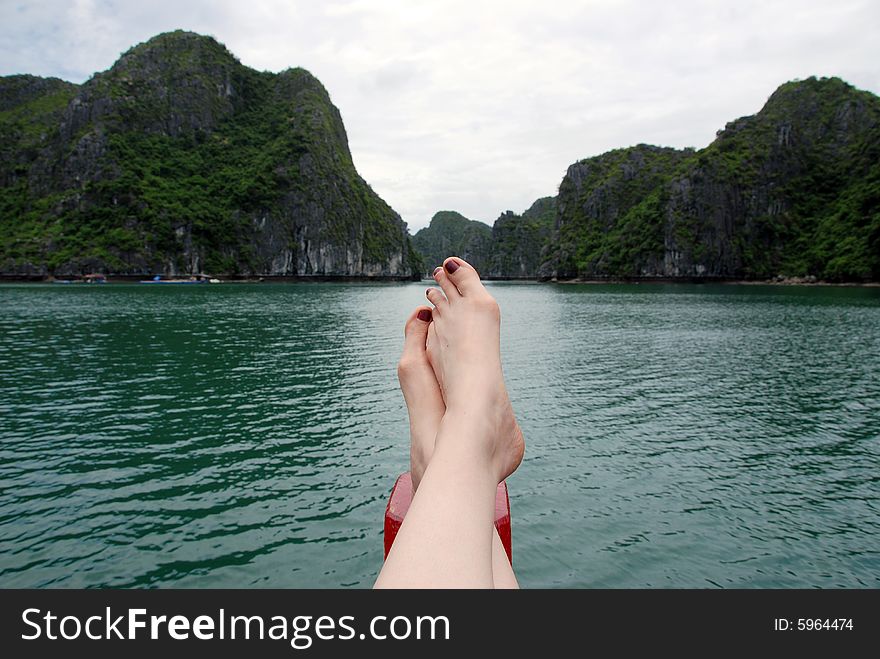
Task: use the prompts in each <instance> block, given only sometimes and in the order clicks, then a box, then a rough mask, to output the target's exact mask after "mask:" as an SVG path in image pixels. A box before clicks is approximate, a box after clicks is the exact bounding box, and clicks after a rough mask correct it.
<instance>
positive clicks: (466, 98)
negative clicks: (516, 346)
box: [0, 0, 880, 230]
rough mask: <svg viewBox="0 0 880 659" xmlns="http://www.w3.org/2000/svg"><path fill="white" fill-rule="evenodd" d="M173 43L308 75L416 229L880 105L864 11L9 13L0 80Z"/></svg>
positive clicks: (606, 8) (705, 5)
mask: <svg viewBox="0 0 880 659" xmlns="http://www.w3.org/2000/svg"><path fill="white" fill-rule="evenodd" d="M176 28H182V29H190V30H194V31H197V32H201V33H205V34H212V35H214V36H215V37H217V38H218V39H219V40H220V41H222V42H223V43H225V44H226V45H227V46H228V47H229V49H230V50H231V51H232V52H233V53H235V55H237V56H238V57H239V58H240V59H241V61H242V62H243V63H244V64H247V65H249V66H252V67H255V68H258V69H267V70H272V71H279V70H282V69H285V68H287V67H289V66H302V67H304V68H306V69H309V70H310V71H312V73H314V74H315V75H316V76H317V77H318V78H320V79H321V81H322V82H323V83H324V85H325V86H326V87H327V89H328V90H329V91H330V94H331V96H332V97H333V100H334V102H335V103H336V104H337V106H339V108H340V110H341V112H342V115H343V119H344V121H345V125H346V129H347V131H348V135H349V140H350V143H351V144H350V146H351V150H352V154H353V155H354V159H355V164H356V165H357V167H358V170H359V171H360V172H361V174H362V175H363V176H364V178H366V179H367V181H369V182H370V184H371V185H372V186H373V188H374V189H375V190H376V191H377V192H378V193H379V194H380V195H381V196H382V197H384V198H385V200H386V201H388V202H389V203H390V204H391V205H392V206H393V207H394V208H395V209H396V210H398V211H399V212H400V213H401V215H403V217H404V219H405V220H406V221H407V222H408V223H409V224H410V227H411V228H412V229H413V230H415V229H418V228H420V227H421V226H424V225H425V224H426V223H427V221H428V220H429V219H430V217H431V215H432V214H433V213H434V212H435V211H437V210H440V209H455V210H459V211H460V212H462V213H463V214H465V215H467V216H468V217H472V218H475V219H481V220H484V221H487V222H489V223H491V222H492V221H493V220H494V219H495V218H496V217H497V216H498V214H499V213H500V212H501V211H503V210H506V209H508V208H509V209H513V210H523V209H524V208H526V207H528V205H529V204H530V203H531V202H532V201H533V200H534V199H536V198H537V197H539V196H544V195H548V194H554V193H555V191H556V187H557V186H558V184H559V181H560V180H561V178H562V175H563V174H564V172H565V169H566V167H567V166H568V165H569V164H570V163H572V162H574V161H575V160H577V159H579V158H584V157H587V156H591V155H596V154H598V153H601V152H603V151H606V150H608V149H612V148H616V147H622V146H628V145H631V144H636V143H639V142H648V143H656V144H663V145H669V146H677V147H683V146H697V147H700V146H704V145H705V144H707V143H708V142H709V141H711V139H712V138H713V137H714V134H715V131H716V130H717V129H718V128H720V127H722V126H723V125H724V124H725V123H726V122H727V121H729V120H731V119H733V118H735V117H737V116H741V115H744V114H751V113H753V112H756V111H757V110H758V109H759V108H760V107H761V105H762V104H763V103H764V101H765V100H766V98H767V96H768V95H769V94H770V93H771V92H772V91H773V90H774V89H775V88H776V87H777V86H778V85H779V84H781V83H782V82H785V81H786V80H790V79H793V78H805V77H808V76H810V75H838V76H841V77H843V78H844V79H846V80H848V81H849V82H851V83H853V84H855V85H856V86H858V87H861V88H863V89H869V90H871V91H873V92H875V93H877V92H878V91H880V69H878V68H877V67H876V62H877V61H880V40H878V39H876V35H877V34H880V4H878V3H876V2H873V1H872V0H836V1H835V2H833V3H828V2H827V1H819V0H789V1H785V2H759V1H756V0H742V1H740V2H738V3H736V4H733V3H720V2H706V1H700V0H687V1H682V2H666V3H655V2H647V1H644V0H643V1H641V2H637V1H635V0H632V1H627V0H622V1H619V2H618V1H612V0H598V1H583V2H575V1H568V2H564V1H559V2H546V1H545V2H535V1H511V0H433V1H420V2H411V1H405V0H396V1H393V0H387V1H384V0H368V1H367V0H350V1H336V2H308V1H304V0H300V1H297V2H292V1H284V0H279V1H274V0H249V1H248V2H240V1H238V0H220V1H217V0H215V1H212V2H208V1H201V0H195V1H189V2H180V1H179V0H174V1H171V0H152V1H151V2H141V1H137V0H136V1H132V2H123V1H121V0H75V1H73V2H61V1H58V2H51V1H50V2H26V1H24V0H22V1H19V2H11V1H9V0H0V73H4V74H6V73H22V72H26V73H34V74H38V75H56V76H59V77H62V78H66V79H68V80H73V81H75V82H81V81H82V80H84V79H86V78H87V77H88V76H89V75H91V73H93V72H95V71H98V70H103V69H106V68H107V67H109V66H110V65H112V63H113V61H114V60H115V59H116V58H117V57H118V56H119V54H120V53H121V52H123V51H124V50H126V49H127V48H128V47H130V46H131V45H133V44H135V43H138V42H140V41H143V40H145V39H147V38H149V37H151V36H153V35H154V34H157V33H159V32H162V31H167V30H171V29H176Z"/></svg>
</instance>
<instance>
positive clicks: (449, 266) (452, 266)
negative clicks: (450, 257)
mask: <svg viewBox="0 0 880 659" xmlns="http://www.w3.org/2000/svg"><path fill="white" fill-rule="evenodd" d="M444 267H445V268H446V272H448V273H449V274H450V275H451V274H452V273H453V272H455V271H456V270H458V267H459V266H458V263H456V262H455V261H447V262H446V264H445V266H444Z"/></svg>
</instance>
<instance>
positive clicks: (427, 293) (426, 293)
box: [425, 288, 434, 295]
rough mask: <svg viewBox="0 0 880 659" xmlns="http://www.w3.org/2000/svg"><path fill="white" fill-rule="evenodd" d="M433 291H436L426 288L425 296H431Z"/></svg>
mask: <svg viewBox="0 0 880 659" xmlns="http://www.w3.org/2000/svg"><path fill="white" fill-rule="evenodd" d="M432 290H434V289H432V288H426V289H425V295H430V294H431V291H432Z"/></svg>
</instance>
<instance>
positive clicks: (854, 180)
mask: <svg viewBox="0 0 880 659" xmlns="http://www.w3.org/2000/svg"><path fill="white" fill-rule="evenodd" d="M546 257H547V258H546V259H545V262H544V263H543V264H542V266H541V267H540V269H539V275H540V276H541V277H542V278H550V277H557V278H575V277H583V278H601V277H648V278H650V277H664V278H712V277H719V278H745V279H749V278H769V277H776V276H783V277H819V278H823V279H828V280H877V279H880V99H878V98H877V97H876V96H874V95H873V94H870V93H868V92H864V91H859V90H857V89H855V88H853V87H852V86H850V85H848V84H846V83H845V82H843V81H841V80H839V79H836V78H823V79H818V80H817V79H815V78H810V79H808V80H803V81H799V82H790V83H786V84H784V85H782V86H781V87H780V88H779V89H777V90H776V92H775V93H774V94H773V95H772V96H771V97H770V99H769V100H768V101H767V103H766V105H765V106H764V108H763V109H762V110H761V111H760V112H759V113H758V114H757V115H754V116H749V117H743V118H741V119H737V120H736V121H733V122H731V123H729V124H727V126H726V127H725V129H724V130H722V131H719V132H718V136H717V139H716V140H715V141H714V142H712V144H710V145H709V146H708V147H706V148H704V149H701V150H699V151H693V150H684V151H677V150H674V149H662V148H659V147H652V146H646V145H639V146H636V147H632V148H628V149H621V150H617V151H611V152H609V153H606V154H603V155H601V156H597V157H595V158H589V159H587V160H582V161H580V162H577V163H575V164H573V165H572V166H571V167H569V169H568V172H567V173H566V175H565V178H564V179H563V180H562V183H561V184H560V188H559V196H558V207H557V217H556V227H555V230H554V234H553V236H552V239H551V241H550V246H549V248H548V250H547V252H546Z"/></svg>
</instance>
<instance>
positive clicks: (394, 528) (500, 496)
mask: <svg viewBox="0 0 880 659" xmlns="http://www.w3.org/2000/svg"><path fill="white" fill-rule="evenodd" d="M412 496H413V491H412V478H411V477H410V475H409V472H406V473H405V474H401V475H400V476H398V477H397V481H396V482H395V483H394V488H392V490H391V496H390V497H389V499H388V505H387V506H386V507H385V558H388V552H389V551H391V545H392V544H394V538H396V537H397V532H398V531H399V530H400V525H401V524H403V518H404V517H406V511H407V510H409V505H410V503H412ZM495 528H496V529H498V535H499V536H500V537H501V544H502V545H504V551H506V552H507V560H509V561H512V560H513V550H512V547H511V536H510V499H509V498H508V496H507V483H506V482H504V481H502V482H500V483H499V484H498V489H497V490H496V491H495Z"/></svg>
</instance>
